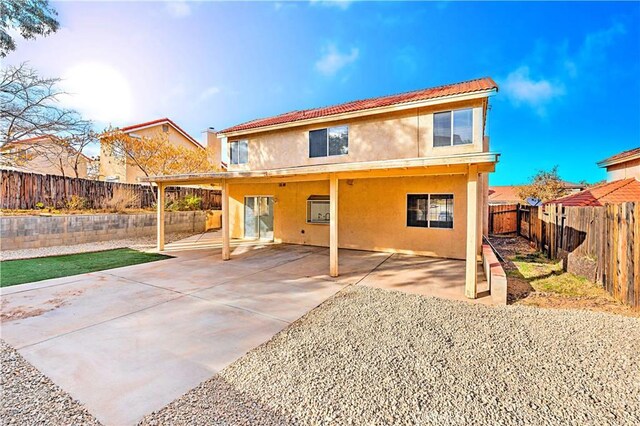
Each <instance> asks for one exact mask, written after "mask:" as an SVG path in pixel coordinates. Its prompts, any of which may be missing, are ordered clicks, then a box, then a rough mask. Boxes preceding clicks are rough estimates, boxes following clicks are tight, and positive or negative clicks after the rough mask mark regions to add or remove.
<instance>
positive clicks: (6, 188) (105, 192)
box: [0, 170, 222, 210]
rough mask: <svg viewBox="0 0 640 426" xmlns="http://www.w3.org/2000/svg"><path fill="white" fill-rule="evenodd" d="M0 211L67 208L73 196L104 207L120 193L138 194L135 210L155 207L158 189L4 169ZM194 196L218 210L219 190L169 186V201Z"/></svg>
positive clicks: (220, 201)
mask: <svg viewBox="0 0 640 426" xmlns="http://www.w3.org/2000/svg"><path fill="white" fill-rule="evenodd" d="M1 189H2V194H0V197H1V199H0V208H3V209H11V210H30V209H35V208H37V207H38V203H42V205H43V206H45V207H54V208H60V207H64V206H66V204H67V202H68V201H69V200H70V199H71V197H72V196H73V195H76V196H78V197H82V198H84V199H86V200H87V203H88V206H87V207H88V208H103V207H104V206H105V203H106V202H108V201H109V200H111V199H112V198H113V195H114V192H116V193H117V191H118V190H129V191H133V192H134V193H135V194H136V195H137V197H136V198H137V203H136V205H135V206H131V207H135V208H149V207H152V206H153V205H154V204H155V195H154V193H153V192H154V191H156V188H155V187H152V186H149V185H142V184H131V183H117V182H103V181H97V180H89V179H77V178H70V177H63V176H56V175H41V174H36V173H23V172H17V171H12V170H11V171H9V170H2V184H1ZM187 195H195V196H197V197H200V198H201V199H202V209H204V210H219V209H220V206H221V203H222V198H221V195H220V191H217V190H212V189H202V188H186V187H167V188H166V197H167V200H179V199H183V198H184V197H186V196H187Z"/></svg>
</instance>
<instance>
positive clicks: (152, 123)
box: [120, 117, 204, 149]
mask: <svg viewBox="0 0 640 426" xmlns="http://www.w3.org/2000/svg"><path fill="white" fill-rule="evenodd" d="M162 124H168V125H169V126H171V127H173V128H174V129H175V130H176V131H177V132H178V133H180V134H181V135H182V136H184V137H185V138H186V139H187V140H188V141H189V142H191V143H193V144H194V145H196V146H197V147H198V148H203V149H204V147H203V146H202V145H200V142H198V141H197V140H195V139H194V138H193V137H191V135H189V134H188V133H187V132H185V131H184V130H183V129H182V128H181V127H180V126H178V125H177V124H176V123H174V122H173V121H172V120H171V119H169V118H166V117H165V118H159V119H157V120H152V121H146V122H144V123H139V124H133V125H131V126H126V127H121V128H120V131H122V132H124V133H131V132H134V131H136V130H141V129H147V128H149V127H155V126H159V125H162Z"/></svg>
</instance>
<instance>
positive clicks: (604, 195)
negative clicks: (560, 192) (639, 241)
mask: <svg viewBox="0 0 640 426" xmlns="http://www.w3.org/2000/svg"><path fill="white" fill-rule="evenodd" d="M629 201H640V182H638V181H637V180H636V179H634V178H631V179H621V180H616V181H613V182H608V183H603V184H601V185H596V186H593V187H591V188H587V189H585V190H584V191H580V192H577V193H575V194H572V195H567V196H566V197H562V198H558V199H557V200H553V201H549V202H547V203H546V204H562V205H563V206H603V205H605V204H617V203H624V202H629Z"/></svg>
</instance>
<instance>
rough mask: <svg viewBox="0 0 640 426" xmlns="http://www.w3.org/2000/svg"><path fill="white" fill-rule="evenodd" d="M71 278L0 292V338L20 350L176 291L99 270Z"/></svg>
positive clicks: (163, 298)
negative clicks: (54, 283) (64, 281)
mask: <svg viewBox="0 0 640 426" xmlns="http://www.w3.org/2000/svg"><path fill="white" fill-rule="evenodd" d="M76 278H77V279H76V280H73V281H71V282H68V283H62V284H60V283H57V284H56V285H50V286H44V287H40V288H36V289H32V290H28V289H25V291H21V292H16V293H11V294H3V296H2V338H3V339H4V340H5V341H7V343H9V344H10V345H11V346H13V347H14V348H16V349H20V348H23V347H25V346H28V345H33V344H36V343H38V342H42V341H45V340H47V339H50V338H52V337H56V336H61V335H64V334H66V333H71V332H74V331H76V330H80V329H82V328H85V327H90V326H92V325H95V324H99V323H101V322H104V321H109V320H112V319H114V318H118V317H120V316H122V315H126V314H129V313H131V312H135V311H138V310H140V309H144V308H148V307H150V306H153V305H157V304H158V303H162V302H166V301H167V300H170V299H175V298H176V297H178V296H179V294H177V293H175V292H173V291H170V290H167V289H162V288H156V287H151V286H148V285H144V284H139V283H136V282H132V281H129V280H126V279H123V278H119V277H115V276H111V275H107V274H104V273H100V272H94V273H90V274H85V275H81V276H78V277H76ZM43 283H44V282H43ZM20 287H22V286H15V287H14V288H18V289H19V288H20Z"/></svg>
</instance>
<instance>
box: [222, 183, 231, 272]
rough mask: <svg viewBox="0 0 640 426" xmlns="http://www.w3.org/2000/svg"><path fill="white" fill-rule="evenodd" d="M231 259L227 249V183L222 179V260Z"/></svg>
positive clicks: (229, 251)
mask: <svg viewBox="0 0 640 426" xmlns="http://www.w3.org/2000/svg"><path fill="white" fill-rule="evenodd" d="M229 259H231V250H230V249H229V184H228V183H227V181H226V179H223V180H222V260H229Z"/></svg>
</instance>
